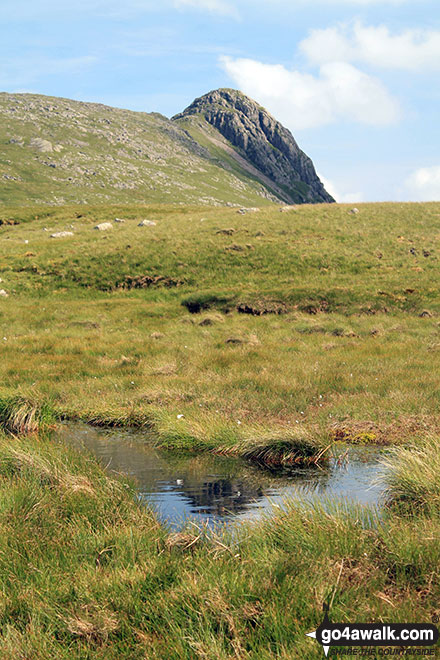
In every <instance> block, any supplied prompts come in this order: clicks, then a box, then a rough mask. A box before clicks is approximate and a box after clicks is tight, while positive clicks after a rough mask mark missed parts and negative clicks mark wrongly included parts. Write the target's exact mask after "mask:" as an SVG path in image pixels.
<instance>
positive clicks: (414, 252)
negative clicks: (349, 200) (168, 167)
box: [0, 203, 440, 460]
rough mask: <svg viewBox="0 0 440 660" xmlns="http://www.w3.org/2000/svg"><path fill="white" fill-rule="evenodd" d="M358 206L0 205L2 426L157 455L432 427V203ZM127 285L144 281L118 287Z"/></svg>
mask: <svg viewBox="0 0 440 660" xmlns="http://www.w3.org/2000/svg"><path fill="white" fill-rule="evenodd" d="M359 211H360V212H359V213H358V214H351V213H350V207H348V206H344V205H316V206H304V207H299V208H297V209H296V210H291V211H289V212H287V213H280V212H279V208H278V207H275V206H274V207H269V208H265V209H262V210H260V212H258V213H249V214H246V215H240V214H237V212H236V210H235V209H227V208H224V209H206V208H203V209H198V208H191V207H178V206H175V207H166V206H162V207H160V206H155V207H151V206H150V207H148V206H146V207H89V206H82V207H61V208H49V209H48V208H47V207H46V208H41V207H40V208H35V209H33V208H26V209H12V208H11V209H9V210H7V211H2V215H1V217H0V220H3V221H4V222H6V221H8V222H12V221H13V222H16V223H18V224H15V225H11V224H3V225H2V226H0V277H1V279H2V280H3V281H2V283H1V284H0V288H4V289H5V290H6V292H7V293H8V294H9V297H8V298H0V352H1V353H0V357H1V359H0V382H1V387H0V401H1V402H2V405H1V406H0V417H2V415H3V417H4V416H5V415H6V417H8V415H9V417H8V419H9V422H8V423H7V424H6V426H8V427H9V428H12V429H14V428H16V429H18V430H20V428H21V427H20V425H19V424H18V426H17V425H16V426H15V427H14V424H13V423H12V422H11V419H12V418H11V411H12V408H13V406H12V407H11V405H12V404H13V405H16V404H17V401H18V402H23V401H28V402H29V405H30V407H31V408H32V407H34V408H35V406H36V405H37V407H38V406H41V405H44V406H45V410H46V413H45V415H46V417H47V415H48V414H49V410H50V411H51V412H52V414H53V415H54V416H58V417H60V416H64V417H70V418H81V419H83V420H86V421H91V422H94V423H101V424H127V425H129V424H132V425H137V426H143V427H148V428H150V429H153V430H154V431H155V434H156V439H157V442H158V443H159V444H161V445H163V446H167V447H170V448H173V447H174V448H181V449H183V448H186V449H197V450H202V449H211V450H215V451H224V452H229V453H231V452H232V453H233V452H237V453H242V454H246V455H255V456H262V455H266V458H270V456H267V452H266V450H267V447H273V449H274V451H273V455H272V458H275V459H277V457H278V458H279V457H280V456H281V455H282V454H283V455H285V456H287V457H288V459H289V460H296V459H297V458H298V457H299V456H301V455H304V456H306V457H308V458H309V459H313V458H314V457H316V456H317V455H319V454H320V452H322V451H323V450H325V448H326V447H327V446H328V445H329V443H330V442H332V441H333V440H335V439H336V440H345V441H346V440H348V441H352V442H357V443H369V442H378V443H387V442H400V441H405V440H407V439H408V438H413V437H422V436H423V435H425V434H426V433H427V432H428V431H429V432H433V431H436V430H437V429H438V428H439V414H438V413H439V392H440V388H439V373H440V370H439V353H440V326H439V325H438V324H439V322H440V299H439V296H438V287H437V284H436V282H437V281H438V276H439V274H440V273H439V257H438V250H439V245H440V204H434V203H432V204H365V205H360V206H359ZM79 216H80V217H79ZM115 217H122V218H125V219H126V222H125V223H123V224H118V223H113V220H114V218H115ZM144 218H148V219H151V220H153V221H154V222H156V225H155V226H150V227H139V226H138V222H139V221H140V220H142V219H144ZM102 221H110V222H112V223H113V229H112V230H110V231H107V232H99V231H97V230H94V229H93V227H94V226H95V225H96V224H97V223H98V222H102ZM71 225H73V228H72V227H71ZM44 229H47V230H48V231H44ZM60 230H69V231H73V232H74V236H72V237H68V238H64V239H63V238H61V239H55V238H50V235H51V234H52V233H54V232H56V231H60ZM224 230H228V232H227V233H224ZM229 230H233V233H232V234H231V233H230V231H229ZM219 232H220V233H219ZM237 248H242V249H237ZM138 276H148V277H149V278H150V279H149V281H152V284H151V286H149V287H148V288H142V289H137V288H131V289H128V288H124V287H126V286H128V284H127V283H129V282H130V281H131V282H132V280H130V279H129V278H136V277H138ZM155 278H165V279H155ZM173 284H174V286H173ZM170 285H171V286H170ZM240 305H241V309H247V310H248V311H249V309H253V310H254V311H255V313H256V314H257V313H259V312H262V311H264V310H266V309H267V310H269V311H271V312H274V311H278V312H281V313H267V314H261V315H252V314H245V313H240V312H239V311H237V310H238V308H240ZM197 306H199V307H200V308H201V312H200V313H190V311H188V308H189V309H192V310H194V308H197ZM14 402H15V403H14ZM20 405H21V404H20ZM2 409H3V411H5V410H8V411H9V412H8V413H4V414H3V413H1V410H2ZM182 415H183V417H182ZM37 416H38V415H37ZM3 417H2V419H3ZM12 417H13V415H12ZM323 455H325V454H323Z"/></svg>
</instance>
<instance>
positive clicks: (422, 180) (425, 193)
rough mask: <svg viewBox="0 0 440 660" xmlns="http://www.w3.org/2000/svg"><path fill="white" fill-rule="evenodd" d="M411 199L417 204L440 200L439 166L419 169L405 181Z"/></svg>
mask: <svg viewBox="0 0 440 660" xmlns="http://www.w3.org/2000/svg"><path fill="white" fill-rule="evenodd" d="M405 185H406V189H407V191H408V193H409V196H410V198H411V199H413V200H415V201H419V202H425V201H426V202H429V201H438V200H440V165H434V166H433V167H421V168H419V169H418V170H415V171H414V172H413V173H412V174H411V175H410V176H409V177H408V178H407V179H406V181H405Z"/></svg>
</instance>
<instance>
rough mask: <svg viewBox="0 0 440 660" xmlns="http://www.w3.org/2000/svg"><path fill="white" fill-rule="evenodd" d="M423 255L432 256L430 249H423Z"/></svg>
mask: <svg viewBox="0 0 440 660" xmlns="http://www.w3.org/2000/svg"><path fill="white" fill-rule="evenodd" d="M423 256H424V257H430V256H431V253H430V251H429V250H423Z"/></svg>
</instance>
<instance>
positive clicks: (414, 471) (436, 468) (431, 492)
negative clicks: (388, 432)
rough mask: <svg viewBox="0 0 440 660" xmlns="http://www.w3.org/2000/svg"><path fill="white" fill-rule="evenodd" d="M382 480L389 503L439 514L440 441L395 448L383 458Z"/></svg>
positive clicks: (432, 439) (430, 438) (432, 438)
mask: <svg viewBox="0 0 440 660" xmlns="http://www.w3.org/2000/svg"><path fill="white" fill-rule="evenodd" d="M382 467H383V474H382V476H381V481H383V482H384V483H385V485H386V491H385V494H386V498H387V500H388V502H389V503H390V504H394V505H399V506H400V507H403V508H404V509H416V510H417V511H421V512H437V513H440V440H439V438H438V437H436V436H427V437H426V438H424V440H423V441H421V442H420V444H417V445H407V446H404V447H394V448H392V449H390V450H389V451H388V453H387V455H386V456H385V457H384V458H383V459H382Z"/></svg>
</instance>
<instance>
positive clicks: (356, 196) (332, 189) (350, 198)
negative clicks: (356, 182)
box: [318, 172, 364, 204]
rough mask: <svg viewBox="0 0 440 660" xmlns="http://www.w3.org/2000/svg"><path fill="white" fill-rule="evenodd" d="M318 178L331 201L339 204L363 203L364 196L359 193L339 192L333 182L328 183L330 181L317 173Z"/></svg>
mask: <svg viewBox="0 0 440 660" xmlns="http://www.w3.org/2000/svg"><path fill="white" fill-rule="evenodd" d="M318 176H319V178H320V179H321V181H322V183H323V184H324V188H325V189H326V190H327V192H329V193H330V195H331V196H332V197H333V199H335V200H336V201H337V202H339V203H340V204H352V203H354V202H362V201H363V199H364V196H363V194H362V193H361V192H349V193H343V192H341V191H340V190H339V187H338V186H336V185H335V184H334V183H333V181H330V179H327V177H325V176H323V175H322V174H320V173H319V172H318Z"/></svg>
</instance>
